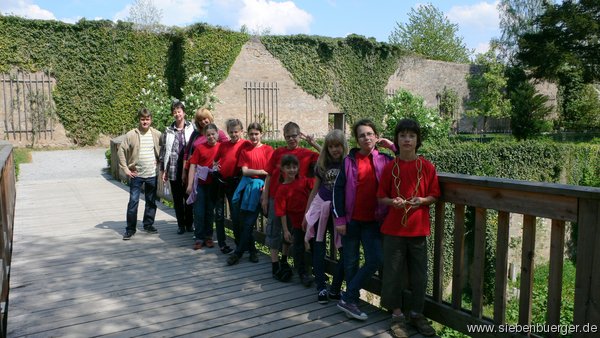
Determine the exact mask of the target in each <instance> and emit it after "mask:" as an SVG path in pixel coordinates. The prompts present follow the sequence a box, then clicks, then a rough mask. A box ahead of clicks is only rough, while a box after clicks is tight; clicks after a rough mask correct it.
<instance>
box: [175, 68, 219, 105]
mask: <svg viewBox="0 0 600 338" xmlns="http://www.w3.org/2000/svg"><path fill="white" fill-rule="evenodd" d="M214 89H215V83H214V82H211V81H209V79H208V77H207V76H206V75H204V74H202V73H201V72H198V73H196V74H192V76H190V77H189V78H188V79H187V80H186V81H185V85H184V86H183V88H181V92H182V93H183V102H184V104H185V109H186V111H187V112H191V113H192V115H193V114H194V113H195V111H196V110H197V109H198V108H201V107H206V108H208V109H210V110H213V109H214V106H215V103H218V102H219V99H218V98H217V97H216V96H215V94H214V92H213V90H214Z"/></svg>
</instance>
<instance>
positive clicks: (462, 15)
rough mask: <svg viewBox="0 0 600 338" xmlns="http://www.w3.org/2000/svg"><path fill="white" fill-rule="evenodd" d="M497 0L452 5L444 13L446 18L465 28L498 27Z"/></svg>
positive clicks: (486, 28)
mask: <svg viewBox="0 0 600 338" xmlns="http://www.w3.org/2000/svg"><path fill="white" fill-rule="evenodd" d="M497 6H498V2H497V1H495V2H493V3H488V2H480V3H477V4H474V5H471V6H454V7H452V8H450V11H448V13H447V14H446V15H447V16H448V19H449V20H450V21H452V22H455V23H457V24H458V25H459V26H460V27H461V28H465V29H479V30H481V29H484V30H494V29H496V30H497V29H498V24H499V23H500V16H499V14H498V9H497Z"/></svg>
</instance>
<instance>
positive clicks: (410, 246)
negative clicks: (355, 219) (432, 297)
mask: <svg viewBox="0 0 600 338" xmlns="http://www.w3.org/2000/svg"><path fill="white" fill-rule="evenodd" d="M383 255H384V257H385V260H384V261H383V280H382V282H381V305H382V306H383V307H385V308H386V309H388V310H393V309H402V305H403V302H402V293H403V292H402V291H403V290H404V289H405V288H406V287H405V285H404V284H405V283H404V280H405V278H406V276H405V274H406V273H408V277H409V278H408V279H409V288H410V289H411V296H410V302H409V304H408V305H409V308H410V310H412V311H413V312H416V313H423V309H424V307H425V292H426V288H427V237H424V236H423V237H398V236H388V235H384V236H383Z"/></svg>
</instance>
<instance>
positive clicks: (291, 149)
mask: <svg viewBox="0 0 600 338" xmlns="http://www.w3.org/2000/svg"><path fill="white" fill-rule="evenodd" d="M283 136H284V138H285V142H286V144H287V146H286V147H282V148H277V149H276V150H275V151H274V152H273V155H272V156H271V160H270V161H269V165H268V166H267V173H268V175H267V178H266V180H265V188H264V190H263V194H262V196H261V204H262V209H263V213H264V214H265V215H267V216H268V219H267V229H266V233H265V235H266V237H265V244H266V245H267V246H268V247H269V248H270V251H271V267H272V272H273V277H274V278H276V279H277V280H281V281H284V282H287V281H289V279H290V278H291V273H285V274H283V275H282V274H281V273H278V272H283V271H289V272H291V269H290V268H289V265H288V262H287V255H288V251H289V246H290V244H291V243H288V242H286V241H284V240H283V231H282V228H281V222H280V219H279V217H276V216H275V199H274V197H275V194H276V193H277V188H278V187H279V184H280V182H279V177H280V167H279V166H280V164H281V158H282V157H283V155H286V154H291V155H294V156H296V157H297V158H298V162H299V166H298V174H299V176H303V177H312V174H313V168H314V165H315V163H316V162H317V160H318V158H319V153H316V152H314V151H311V150H308V149H306V148H302V147H299V146H298V144H299V142H300V139H304V140H306V141H307V142H308V143H309V144H310V145H311V146H313V147H315V149H317V150H318V151H321V147H320V146H319V145H318V144H317V143H316V142H315V141H314V139H313V138H312V137H310V136H307V135H304V134H302V133H301V132H300V127H299V126H298V125H297V124H296V123H294V122H288V123H287V124H286V125H285V126H284V127H283ZM280 251H281V253H282V255H281V262H279V252H280ZM279 270H282V271H279ZM282 277H284V278H282Z"/></svg>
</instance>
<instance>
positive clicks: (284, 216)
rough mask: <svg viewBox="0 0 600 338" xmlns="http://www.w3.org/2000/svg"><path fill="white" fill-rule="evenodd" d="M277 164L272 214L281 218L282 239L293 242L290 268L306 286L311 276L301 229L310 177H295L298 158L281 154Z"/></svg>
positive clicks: (309, 283) (311, 183)
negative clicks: (278, 177) (279, 174)
mask: <svg viewBox="0 0 600 338" xmlns="http://www.w3.org/2000/svg"><path fill="white" fill-rule="evenodd" d="M280 167H281V172H282V174H283V175H282V178H283V182H282V183H281V185H280V186H279V188H278V189H277V193H276V194H275V216H277V217H281V225H282V228H283V238H284V240H285V241H286V242H288V243H293V248H294V267H295V268H296V271H297V272H298V276H299V277H300V282H301V283H302V284H303V285H304V286H306V287H310V286H311V285H312V278H311V277H310V276H309V275H308V274H307V273H306V266H305V261H306V260H305V257H304V255H305V251H304V235H305V233H304V230H302V223H303V220H304V211H305V210H306V204H307V202H308V195H309V194H310V192H311V190H312V188H313V182H314V180H313V179H308V178H306V177H302V176H298V167H299V161H298V158H297V157H296V156H294V155H290V154H287V155H284V156H283V157H282V158H281V166H280ZM290 228H291V231H290Z"/></svg>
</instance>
